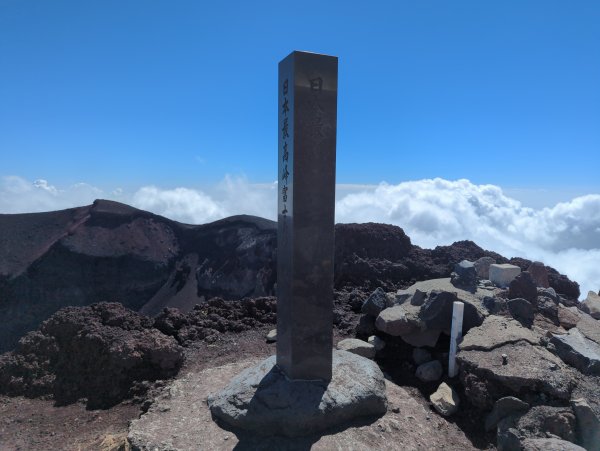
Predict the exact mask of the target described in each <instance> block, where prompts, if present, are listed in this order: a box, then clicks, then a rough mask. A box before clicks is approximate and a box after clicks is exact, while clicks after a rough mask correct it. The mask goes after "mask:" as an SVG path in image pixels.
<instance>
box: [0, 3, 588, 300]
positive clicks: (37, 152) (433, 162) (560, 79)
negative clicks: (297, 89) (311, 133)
mask: <svg viewBox="0 0 600 451" xmlns="http://www.w3.org/2000/svg"><path fill="white" fill-rule="evenodd" d="M598 24H600V2H597V1H577V2H566V1H551V0H550V1H547V0H545V1H503V2H500V1H479V0H478V1H427V0H423V1H411V2H408V1H389V2H364V1H361V2H352V1H348V0H346V1H320V2H318V1H316V2H308V1H302V2H285V1H278V2H260V1H238V2H218V1H211V2H209V1H184V0H177V1H158V0H143V1H129V0H119V1H111V0H105V1H85V2H82V1H75V0H72V1H64V0H52V1H29V0H0V213H20V212H30V211H48V210H56V209H60V208H68V207H73V206H78V205H86V204H90V203H91V202H92V201H93V200H94V199H95V198H111V199H115V200H119V201H122V202H126V203H129V204H131V205H134V206H136V207H138V208H143V209H145V210H149V211H153V212H155V213H158V214H161V215H164V216H167V217H169V218H172V219H176V220H179V221H182V222H188V223H194V224H199V223H205V222H209V221H213V220H216V219H219V218H222V217H225V216H229V215H232V214H239V213H248V214H255V215H259V216H263V217H267V218H271V219H276V205H275V201H276V192H277V190H276V186H275V185H274V181H275V180H276V179H277V157H276V155H277V97H276V95H277V80H276V77H277V64H278V62H279V61H280V60H281V59H283V58H284V57H285V56H286V55H287V54H289V53H290V52H291V51H292V50H309V51H314V52H320V53H328V54H332V55H337V56H338V57H339V105H338V148H337V164H338V165H337V182H338V190H337V201H336V220H337V221H339V222H366V221H375V222H384V223H390V224H396V225H399V226H401V227H403V228H404V230H405V231H406V232H407V233H408V235H409V236H410V237H411V239H412V240H413V242H414V243H416V244H419V245H421V246H426V247H432V246H435V245H438V244H450V243H452V242H453V241H456V240H461V239H471V240H474V241H475V242H477V243H478V244H480V245H481V246H482V247H485V248H487V249H491V250H495V251H497V252H500V253H502V254H503V255H506V256H509V257H510V256H522V257H527V258H530V259H539V260H542V261H544V262H545V263H547V264H550V265H552V266H554V267H556V268H557V269H558V270H559V271H561V272H563V273H565V274H567V275H569V277H571V278H572V279H574V280H577V281H578V282H580V283H581V285H582V289H583V295H584V296H585V294H586V292H587V290H588V289H593V290H595V291H597V290H598V289H599V288H600V177H598V173H599V168H600V82H599V81H600V57H599V55H600V53H599V52H600V50H599V49H600V26H599V25H598ZM559 202H560V203H559Z"/></svg>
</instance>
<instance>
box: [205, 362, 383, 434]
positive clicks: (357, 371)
mask: <svg viewBox="0 0 600 451" xmlns="http://www.w3.org/2000/svg"><path fill="white" fill-rule="evenodd" d="M208 405H209V407H210V410H211V412H212V414H213V416H214V417H216V418H219V419H220V420H222V421H223V422H225V423H227V424H228V425H230V426H232V427H235V428H240V429H246V430H252V431H254V432H255V433H257V434H261V435H269V434H275V433H277V434H282V435H285V436H288V437H296V436H302V435H308V434H313V433H315V432H318V431H323V430H325V429H328V428H331V427H335V426H340V425H342V424H343V423H345V422H347V421H349V420H351V419H354V418H357V417H364V416H374V415H382V414H384V413H385V411H386V408H387V400H386V396H385V379H384V377H383V374H382V373H381V370H380V369H379V367H378V366H377V365H376V364H375V363H374V362H372V361H371V360H368V359H365V358H363V357H360V356H357V355H355V354H351V353H349V352H345V351H334V353H333V378H332V380H331V382H329V383H328V384H325V383H320V382H318V381H292V380H289V379H288V378H287V377H286V376H285V375H284V374H283V373H282V372H281V371H280V370H279V368H278V367H277V366H276V364H275V357H274V356H272V357H270V358H268V359H266V360H264V361H263V362H262V363H261V364H259V365H258V366H255V367H251V368H249V369H247V370H246V371H244V372H242V373H241V374H239V375H238V376H237V377H235V378H234V379H233V380H232V381H231V382H230V383H229V385H228V386H227V387H225V388H224V389H223V390H221V391H220V392H219V393H216V394H214V395H212V396H210V397H209V398H208Z"/></svg>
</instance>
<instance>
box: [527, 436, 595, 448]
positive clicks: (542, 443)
mask: <svg viewBox="0 0 600 451" xmlns="http://www.w3.org/2000/svg"><path fill="white" fill-rule="evenodd" d="M521 446H522V447H523V448H522V449H524V450H526V451H586V450H585V448H582V447H581V446H579V445H576V444H575V443H571V442H569V441H568V440H561V439H559V438H554V437H552V438H526V439H524V440H523V441H522V442H521Z"/></svg>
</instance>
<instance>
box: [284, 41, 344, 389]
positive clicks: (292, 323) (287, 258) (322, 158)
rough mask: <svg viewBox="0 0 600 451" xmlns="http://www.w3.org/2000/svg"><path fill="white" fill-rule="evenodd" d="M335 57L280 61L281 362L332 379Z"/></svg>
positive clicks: (296, 373) (293, 372) (295, 374)
mask: <svg viewBox="0 0 600 451" xmlns="http://www.w3.org/2000/svg"><path fill="white" fill-rule="evenodd" d="M337 72H338V63H337V57H334V56H327V55H319V54H315V53H307V52H292V53H291V54H290V55H289V56H288V57H287V58H285V59H284V60H283V61H281V62H280V63H279V87H278V90H279V96H278V97H279V104H278V109H279V165H278V166H279V183H278V189H279V200H278V208H279V211H278V231H277V246H278V254H277V365H278V366H279V367H280V368H281V369H282V370H283V371H284V372H285V374H286V375H287V376H288V377H289V378H291V379H303V380H313V379H320V380H325V381H329V380H331V364H332V345H333V325H332V323H333V254H334V211H335V148H336V129H337Z"/></svg>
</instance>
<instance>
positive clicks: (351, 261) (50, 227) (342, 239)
mask: <svg viewBox="0 0 600 451" xmlns="http://www.w3.org/2000/svg"><path fill="white" fill-rule="evenodd" d="M276 234H277V230H276V223H275V222H273V221H269V220H266V219H262V218H257V217H253V216H234V217H230V218H226V219H223V220H219V221H216V222H213V223H210V224H203V225H198V226H192V225H186V224H181V223H178V222H175V221H171V220H169V219H166V218H163V217H161V216H157V215H154V214H152V213H149V212H145V211H142V210H138V209H135V208H132V207H129V206H127V205H124V204H120V203H118V202H112V201H106V200H97V201H95V202H94V203H93V205H90V206H86V207H80V208H74V209H69V210H62V211H58V212H49V213H34V214H18V215H0V249H3V250H4V252H2V253H0V322H1V323H2V327H1V328H0V352H2V351H4V350H8V349H10V348H12V347H13V346H14V345H15V344H16V342H17V341H18V339H19V338H20V337H21V336H22V335H23V334H24V333H25V332H27V331H30V330H33V329H35V328H36V327H38V326H39V324H40V323H41V322H42V321H43V320H45V319H47V318H48V317H49V316H50V315H52V314H53V313H55V312H56V311H57V310H58V309H60V308H61V307H64V306H67V305H90V304H92V303H94V302H99V301H106V300H111V301H114V300H116V301H119V302H121V303H123V304H124V305H125V306H126V307H128V308H131V309H133V310H137V311H140V312H141V313H144V314H146V315H152V316H155V315H159V314H161V312H162V311H163V309H164V308H177V309H178V310H179V311H180V312H181V313H182V314H185V313H188V312H190V311H192V310H193V308H194V306H195V305H197V304H203V303H204V302H206V300H207V299H211V298H215V297H218V298H221V299H223V300H225V301H239V300H240V299H242V298H246V297H269V296H272V295H274V294H275V281H276V279H277V273H276V254H277V249H276V244H277V237H276ZM335 234H336V243H335V274H334V280H335V287H336V289H338V290H342V289H343V291H344V292H348V293H350V292H355V291H356V292H357V293H361V294H359V295H358V296H348V299H347V300H348V303H349V305H350V304H351V308H352V310H353V311H356V310H357V309H360V303H361V302H362V300H363V299H364V296H363V294H362V293H364V292H369V291H372V290H374V289H375V288H377V287H382V288H383V289H384V290H385V291H392V290H397V289H398V288H401V287H404V286H406V285H409V284H411V283H414V282H415V281H419V280H424V279H430V278H442V277H449V276H450V273H451V272H452V269H453V265H454V264H455V262H457V261H461V260H465V259H466V260H471V261H473V260H476V259H479V258H481V257H484V256H489V257H491V258H494V259H495V260H496V261H498V262H506V261H507V260H506V259H505V258H503V257H502V256H500V255H498V254H495V253H493V252H489V251H485V250H483V249H481V248H480V247H479V246H477V245H476V244H475V243H473V242H470V241H459V242H456V243H453V244H452V245H450V246H438V247H436V248H435V249H433V250H429V249H421V248H420V247H418V246H413V245H412V244H411V242H410V239H409V238H408V237H407V236H406V234H405V233H404V231H403V230H402V229H401V228H399V227H396V226H391V225H385V224H337V225H336V226H335ZM15 243H19V245H18V246H17V245H15ZM548 271H549V273H550V275H549V277H550V285H551V286H555V288H557V287H558V288H557V291H558V292H560V293H561V294H563V293H567V294H566V296H569V297H570V299H576V297H575V298H573V296H574V295H573V293H574V289H575V290H578V286H577V284H574V283H572V282H571V281H569V280H568V279H567V278H566V277H564V276H560V275H559V274H558V273H556V271H554V272H552V271H551V269H550V268H548ZM553 277H554V279H553ZM553 280H558V282H556V283H554V282H553ZM448 285H450V286H452V285H451V284H448ZM563 288H564V290H563V291H561V290H562V289H563ZM423 291H424V290H423ZM457 291H458V289H457ZM488 294H489V293H488ZM462 297H463V294H462V293H461V294H459V298H462ZM416 298H418V297H415V299H416ZM573 305H575V304H573ZM172 319H175V318H172ZM197 329H198V327H197V326H192V327H183V326H182V327H181V328H180V330H181V331H182V334H183V335H186V336H188V337H190V339H192V337H202V336H203V333H204V332H206V331H204V330H197ZM200 329H203V328H202V327H200ZM201 339H203V338H201Z"/></svg>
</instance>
